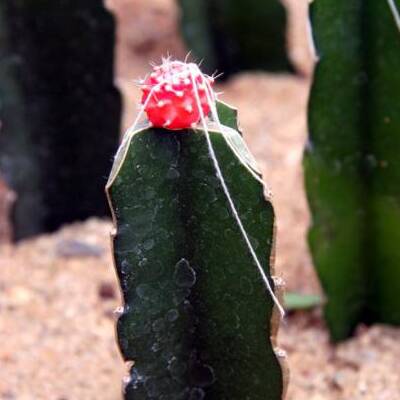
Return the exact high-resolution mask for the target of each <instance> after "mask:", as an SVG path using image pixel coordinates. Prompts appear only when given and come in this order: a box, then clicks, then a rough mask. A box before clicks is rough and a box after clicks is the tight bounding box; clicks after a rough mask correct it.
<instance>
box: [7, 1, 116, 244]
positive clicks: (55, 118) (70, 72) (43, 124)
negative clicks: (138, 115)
mask: <svg viewBox="0 0 400 400" xmlns="http://www.w3.org/2000/svg"><path fill="white" fill-rule="evenodd" d="M114 28H115V27H114V20H113V18H112V16H111V15H110V14H109V13H108V12H107V11H106V9H105V8H104V6H103V4H102V1H101V0H85V1H81V2H75V1H72V0H62V1H54V0H38V1H33V0H3V1H1V2H0V102H1V107H0V120H1V134H0V171H1V173H2V175H3V176H4V177H5V179H6V180H7V183H8V185H9V186H10V187H11V188H12V189H13V190H14V191H15V192H16V194H17V201H16V204H15V209H14V213H13V225H14V232H15V238H16V239H21V238H24V237H27V236H30V235H33V234H36V233H39V232H43V231H51V230H54V229H56V228H58V227H59V226H60V225H61V224H63V223H66V222H69V221H73V220H77V219H83V218H87V217H89V216H92V215H100V216H101V215H105V214H106V212H107V205H106V203H105V202H104V201H103V199H102V196H101V193H102V190H103V187H104V182H105V176H106V174H107V171H108V170H109V168H110V164H111V159H112V155H113V153H114V152H115V149H116V148H117V146H118V137H119V126H120V112H121V100H120V96H119V94H118V92H117V90H116V89H115V87H114V84H113V80H114V76H113V52H114ZM94 143H95V145H94Z"/></svg>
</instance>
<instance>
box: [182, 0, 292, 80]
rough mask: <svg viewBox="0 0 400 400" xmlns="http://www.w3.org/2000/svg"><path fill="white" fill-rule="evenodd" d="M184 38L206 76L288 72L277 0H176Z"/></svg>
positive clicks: (282, 13)
mask: <svg viewBox="0 0 400 400" xmlns="http://www.w3.org/2000/svg"><path fill="white" fill-rule="evenodd" d="M179 4H180V5H181V9H182V21H181V26H182V33H183V36H184V38H185V40H186V42H187V45H188V47H189V49H190V50H192V52H193V54H192V55H193V56H194V57H195V59H197V60H200V59H203V64H202V68H203V69H204V70H205V71H206V72H207V73H209V74H212V73H213V72H215V71H216V70H218V71H223V72H224V77H228V76H230V75H231V74H233V73H236V72H240V71H243V70H267V71H285V70H286V71H287V70H289V71H291V70H292V67H291V63H290V62H289V60H288V57H287V54H286V11H285V8H284V7H283V5H282V4H281V3H280V1H279V0H268V1H260V0H247V1H243V0H229V1H223V0H179Z"/></svg>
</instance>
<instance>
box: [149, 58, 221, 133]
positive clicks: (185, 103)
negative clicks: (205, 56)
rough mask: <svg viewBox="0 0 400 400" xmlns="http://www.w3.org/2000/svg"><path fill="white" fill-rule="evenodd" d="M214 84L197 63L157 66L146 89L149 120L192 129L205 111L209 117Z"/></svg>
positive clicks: (167, 62) (169, 127)
mask: <svg viewBox="0 0 400 400" xmlns="http://www.w3.org/2000/svg"><path fill="white" fill-rule="evenodd" d="M213 83H214V79H213V78H212V77H209V76H205V75H203V74H202V73H201V72H200V70H199V68H198V67H197V65H196V64H192V63H190V64H187V63H182V62H179V61H172V62H170V61H167V60H166V61H165V62H164V63H163V64H162V65H160V66H155V67H154V71H153V72H152V73H151V74H150V75H149V76H148V77H147V78H146V79H145V80H144V82H143V86H142V91H143V97H142V104H143V106H144V110H145V112H146V114H147V117H148V119H149V121H150V122H151V124H152V125H153V126H154V127H159V128H166V129H174V130H176V129H185V128H190V127H191V126H192V125H193V124H196V123H198V122H199V121H200V119H201V111H202V112H203V114H204V115H208V114H209V112H210V105H209V100H208V98H210V96H211V93H210V91H211V85H212V84H213ZM196 93H197V94H198V97H199V98H198V99H197V98H196ZM198 100H199V101H198ZM198 103H200V105H201V109H202V110H200V107H199V106H198Z"/></svg>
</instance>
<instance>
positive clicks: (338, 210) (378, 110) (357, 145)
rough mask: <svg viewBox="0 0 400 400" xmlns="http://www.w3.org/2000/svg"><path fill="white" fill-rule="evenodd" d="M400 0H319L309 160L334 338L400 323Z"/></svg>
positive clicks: (316, 252)
mask: <svg viewBox="0 0 400 400" xmlns="http://www.w3.org/2000/svg"><path fill="white" fill-rule="evenodd" d="M399 8H400V1H399V0H395V1H392V0H378V1H377V0H353V1H348V0H316V1H314V2H313V5H312V10H311V11H312V14H311V15H312V26H313V32H314V37H315V40H316V46H317V50H318V54H319V56H320V62H319V63H318V65H317V69H316V71H315V77H314V84H313V87H312V91H311V99H310V104H309V130H310V143H309V146H308V149H307V151H306V156H305V162H304V165H305V176H306V187H307V193H308V198H309V202H310V207H311V211H312V214H313V225H312V229H311V230H310V235H309V239H310V246H311V250H312V253H313V257H314V262H315V265H316V268H317V271H318V274H319V276H320V278H321V282H322V285H323V287H324V289H325V292H326V295H327V304H326V308H325V314H326V319H327V322H328V325H329V328H330V331H331V336H332V339H333V340H335V341H336V340H341V339H344V338H346V337H348V336H349V335H350V334H351V333H352V332H353V330H354V328H355V327H356V325H357V324H358V323H360V322H364V323H373V322H384V323H391V324H399V323H400V296H399V293H400V246H399V244H398V243H399V241H400V157H399V152H400V74H399V73H398V71H400V26H399V25H398V24H399V21H397V23H396V18H397V17H396V9H397V10H398V9H399Z"/></svg>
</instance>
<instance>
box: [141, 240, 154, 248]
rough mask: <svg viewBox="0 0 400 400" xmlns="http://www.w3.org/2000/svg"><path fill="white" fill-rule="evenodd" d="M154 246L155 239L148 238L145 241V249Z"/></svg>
mask: <svg viewBox="0 0 400 400" xmlns="http://www.w3.org/2000/svg"><path fill="white" fill-rule="evenodd" d="M153 247H154V239H148V240H146V241H145V242H144V243H143V248H144V249H145V250H151V249H152V248H153Z"/></svg>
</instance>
